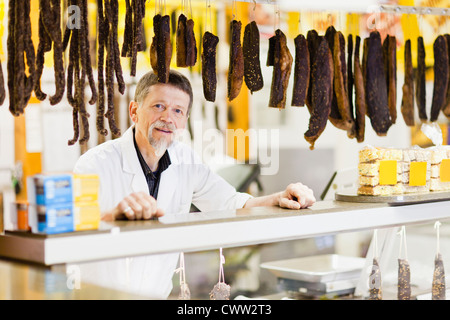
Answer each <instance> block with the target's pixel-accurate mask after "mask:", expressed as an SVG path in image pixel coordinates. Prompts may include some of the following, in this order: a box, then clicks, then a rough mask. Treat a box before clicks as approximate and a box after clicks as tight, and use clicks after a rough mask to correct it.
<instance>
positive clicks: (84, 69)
mask: <svg viewBox="0 0 450 320" xmlns="http://www.w3.org/2000/svg"><path fill="white" fill-rule="evenodd" d="M70 5H74V6H78V8H79V9H80V28H70V27H69V26H66V29H65V32H64V39H63V48H64V49H65V48H66V47H67V45H69V44H70V48H69V64H68V67H67V82H66V85H67V100H68V101H69V104H70V105H71V106H72V108H73V111H72V117H73V127H74V136H73V138H72V139H71V140H69V141H68V144H69V145H73V144H75V142H77V141H78V138H79V124H78V115H79V116H80V117H81V121H82V123H83V136H82V137H81V139H80V140H79V143H80V144H83V143H86V142H87V141H88V140H89V122H88V117H89V113H88V112H87V110H86V104H85V97H84V86H85V80H86V76H87V78H88V82H89V87H90V89H91V93H92V96H91V99H90V100H89V104H94V103H95V102H96V101H97V89H96V87H95V82H94V77H93V74H92V66H91V57H90V54H89V52H90V49H89V38H88V31H89V25H88V19H87V0H71V1H70ZM72 86H73V87H74V89H75V94H74V95H73V94H72Z"/></svg>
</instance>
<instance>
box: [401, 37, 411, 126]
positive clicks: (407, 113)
mask: <svg viewBox="0 0 450 320" xmlns="http://www.w3.org/2000/svg"><path fill="white" fill-rule="evenodd" d="M402 90H403V97H402V106H401V109H400V110H401V113H402V115H403V120H404V121H405V124H406V125H407V126H410V127H412V126H414V70H413V65H412V58H411V40H409V39H408V40H406V42H405V81H404V83H403V87H402Z"/></svg>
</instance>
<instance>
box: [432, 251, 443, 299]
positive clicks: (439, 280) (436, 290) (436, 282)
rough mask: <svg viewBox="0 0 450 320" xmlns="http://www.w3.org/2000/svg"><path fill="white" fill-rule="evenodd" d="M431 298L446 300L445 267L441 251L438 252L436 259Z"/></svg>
mask: <svg viewBox="0 0 450 320" xmlns="http://www.w3.org/2000/svg"><path fill="white" fill-rule="evenodd" d="M431 299H432V300H445V269H444V261H443V260H442V254H441V253H438V254H437V255H436V257H435V259H434V271H433V282H432V285H431Z"/></svg>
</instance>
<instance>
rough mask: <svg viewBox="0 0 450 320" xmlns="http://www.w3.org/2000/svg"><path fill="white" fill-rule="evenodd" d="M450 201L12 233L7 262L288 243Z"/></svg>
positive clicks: (331, 205)
mask: <svg viewBox="0 0 450 320" xmlns="http://www.w3.org/2000/svg"><path fill="white" fill-rule="evenodd" d="M449 208H450V201H438V202H428V203H418V204H410V205H404V206H391V205H389V204H386V203H354V202H345V201H319V202H317V203H316V204H314V206H312V207H311V208H308V209H303V210H289V209H282V208H279V207H257V208H250V209H238V210H228V211H217V212H202V213H189V214H166V215H165V216H164V217H162V218H160V219H159V220H150V221H114V222H109V223H106V222H102V224H101V227H100V229H99V230H96V231H83V232H73V233H64V234H58V235H43V234H31V233H20V232H6V233H5V234H4V235H2V236H0V256H3V257H7V258H10V259H18V260H22V261H27V262H33V263H37V264H41V265H46V266H51V265H57V264H65V263H76V262H85V261H95V260H105V259H111V258H119V257H127V256H128V257H130V256H139V255H146V254H157V253H164V252H179V251H184V252H192V251H202V250H212V249H217V248H220V247H222V248H226V247H239V246H247V245H254V244H262V243H270V242H280V241H287V240H295V239H302V238H309V237H315V236H321V235H326V234H336V233H342V232H354V231H360V230H370V229H376V228H386V227H393V226H401V225H406V224H415V223H424V222H427V221H436V220H443V219H447V218H450V210H449Z"/></svg>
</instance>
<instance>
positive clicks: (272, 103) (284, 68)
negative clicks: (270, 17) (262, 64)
mask: <svg viewBox="0 0 450 320" xmlns="http://www.w3.org/2000/svg"><path fill="white" fill-rule="evenodd" d="M293 61H294V59H293V58H292V55H291V53H290V52H289V48H288V46H287V40H286V36H285V34H284V33H283V31H281V30H280V29H277V30H275V47H274V59H273V72H272V85H271V87H270V99H269V107H271V108H278V109H284V108H285V106H286V94H287V88H288V84H289V77H290V75H291V68H292V62H293Z"/></svg>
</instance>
